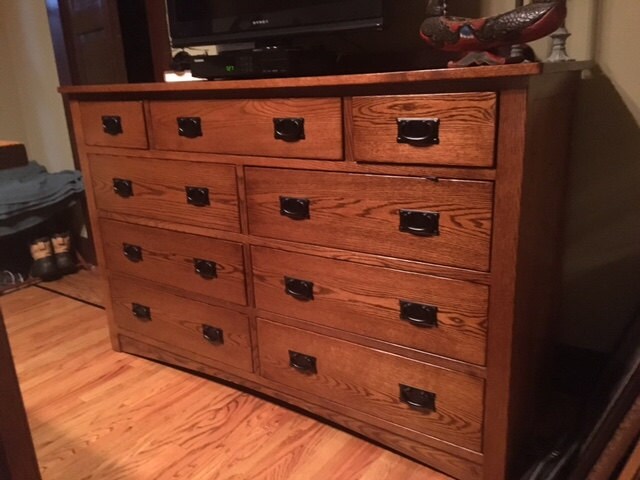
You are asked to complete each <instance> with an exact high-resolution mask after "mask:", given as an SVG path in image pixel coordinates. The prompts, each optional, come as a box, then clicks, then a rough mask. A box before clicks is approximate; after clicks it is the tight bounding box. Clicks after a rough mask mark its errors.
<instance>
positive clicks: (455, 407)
mask: <svg viewBox="0 0 640 480" xmlns="http://www.w3.org/2000/svg"><path fill="white" fill-rule="evenodd" d="M258 345H259V350H260V373H261V375H262V376H263V377H265V378H267V379H269V380H272V381H275V382H279V383H281V384H284V385H287V386H290V387H293V388H296V389H298V390H302V391H305V392H308V393H311V394H314V395H317V396H318V397H320V398H324V399H327V400H330V401H333V402H336V403H338V404H340V405H344V406H346V407H349V408H352V409H354V410H358V411H360V412H363V413H367V414H369V415H373V416H375V417H377V418H384V419H387V420H388V421H390V422H392V423H395V424H396V425H401V426H403V427H407V428H410V429H412V430H415V431H418V432H421V433H424V434H427V435H431V436H433V437H436V438H440V439H442V440H445V441H448V442H451V443H453V444H455V445H459V446H461V447H465V448H469V449H471V450H475V451H480V450H481V446H482V415H483V408H484V405H483V403H484V400H483V395H484V381H483V380H482V379H480V378H476V377H472V376H470V375H466V374H463V373H459V372H454V371H451V370H447V369H444V368H440V367H436V366H434V365H429V364H427V363H423V362H418V361H416V360H411V359H408V358H403V357H400V356H398V355H392V354H390V353H385V352H382V351H380V350H374V349H371V348H367V347H363V346H360V345H356V344H353V343H350V342H345V341H343V340H337V339H334V338H331V337H326V336H324V335H318V334H315V333H309V332H305V331H303V330H300V329H297V328H293V327H287V326H283V325H279V324H276V323H273V322H269V321H266V320H263V319H258Z"/></svg>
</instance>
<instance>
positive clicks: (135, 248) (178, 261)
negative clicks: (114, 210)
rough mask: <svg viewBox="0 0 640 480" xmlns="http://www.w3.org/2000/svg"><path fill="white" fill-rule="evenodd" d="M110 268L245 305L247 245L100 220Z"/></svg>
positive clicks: (112, 270) (113, 270)
mask: <svg viewBox="0 0 640 480" xmlns="http://www.w3.org/2000/svg"><path fill="white" fill-rule="evenodd" d="M100 231H101V233H102V243H103V246H104V255H105V259H106V263H107V265H106V266H107V269H108V270H109V271H111V272H121V273H126V274H129V275H134V276H136V277H140V278H143V279H146V280H151V281H154V282H159V283H164V284H166V285H169V286H172V287H175V288H179V289H182V290H184V291H191V292H195V293H199V294H202V295H207V296H209V297H212V298H216V299H219V300H224V301H227V302H231V303H237V304H240V305H245V304H246V303H247V296H246V291H245V274H244V259H243V255H242V246H241V245H239V244H236V243H233V242H227V241H224V240H217V239H214V238H209V237H201V236H199V235H190V234H186V233H178V232H172V231H168V230H161V229H158V228H150V227H143V226H140V225H131V224H128V223H122V222H116V221H113V220H107V219H101V220H100Z"/></svg>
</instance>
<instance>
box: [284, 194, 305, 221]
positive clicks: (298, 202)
mask: <svg viewBox="0 0 640 480" xmlns="http://www.w3.org/2000/svg"><path fill="white" fill-rule="evenodd" d="M310 203H311V202H310V201H309V200H308V199H306V198H293V197H280V215H282V216H284V217H289V218H290V219H292V220H308V219H309V218H311V213H310V211H309V205H310Z"/></svg>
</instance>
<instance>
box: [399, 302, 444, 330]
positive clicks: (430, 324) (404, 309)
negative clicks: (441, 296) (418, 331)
mask: <svg viewBox="0 0 640 480" xmlns="http://www.w3.org/2000/svg"><path fill="white" fill-rule="evenodd" d="M400 318H401V319H402V320H406V321H408V322H409V323H410V324H411V325H414V326H416V327H420V328H436V327H437V326H438V307H434V306H432V305H423V304H421V303H413V302H407V301H405V300H400Z"/></svg>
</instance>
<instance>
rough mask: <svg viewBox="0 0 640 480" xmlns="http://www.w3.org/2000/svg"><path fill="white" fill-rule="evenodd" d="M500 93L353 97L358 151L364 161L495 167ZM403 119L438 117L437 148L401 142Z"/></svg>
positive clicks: (356, 150) (355, 138)
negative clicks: (497, 109) (399, 141)
mask: <svg viewBox="0 0 640 480" xmlns="http://www.w3.org/2000/svg"><path fill="white" fill-rule="evenodd" d="M496 101H497V96H496V94H495V93H491V92H487V93H457V94H449V95H448V94H441V95H406V96H379V97H354V98H353V101H352V109H353V114H352V117H353V140H352V142H353V150H354V153H353V155H354V159H355V160H356V161H359V162H382V163H421V164H431V165H455V166H473V167H490V166H492V165H493V161H494V141H495V132H496ZM400 118H412V119H416V118H418V119H437V120H438V121H439V122H440V126H439V139H440V142H439V144H438V145H430V146H426V147H416V146H412V145H408V144H401V143H398V141H397V138H398V126H397V120H398V119H400Z"/></svg>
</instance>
